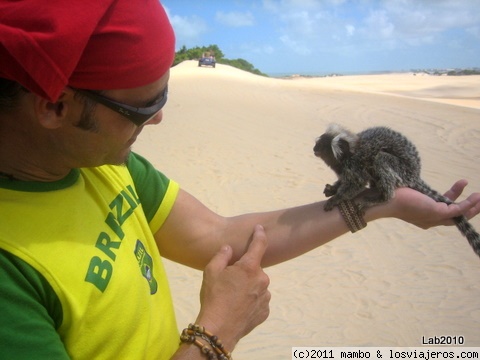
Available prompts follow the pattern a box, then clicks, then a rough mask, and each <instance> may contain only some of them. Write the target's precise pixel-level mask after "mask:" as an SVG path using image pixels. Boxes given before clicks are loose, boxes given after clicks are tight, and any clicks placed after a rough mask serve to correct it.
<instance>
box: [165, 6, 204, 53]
mask: <svg viewBox="0 0 480 360" xmlns="http://www.w3.org/2000/svg"><path fill="white" fill-rule="evenodd" d="M165 11H166V13H167V16H168V18H169V19H170V22H171V24H172V26H173V28H174V29H175V36H176V38H177V45H180V44H182V45H183V44H189V43H190V42H192V41H195V40H197V39H200V38H201V36H202V35H203V34H205V33H206V32H207V31H208V26H207V23H206V22H205V21H204V20H203V19H201V18H199V17H197V16H179V15H171V13H170V11H169V9H168V8H167V7H165Z"/></svg>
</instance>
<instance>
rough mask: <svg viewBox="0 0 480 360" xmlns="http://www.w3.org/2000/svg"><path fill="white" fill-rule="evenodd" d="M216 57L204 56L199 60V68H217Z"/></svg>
mask: <svg viewBox="0 0 480 360" xmlns="http://www.w3.org/2000/svg"><path fill="white" fill-rule="evenodd" d="M215 64H216V61H215V56H212V55H209V54H203V55H202V57H201V58H200V60H198V66H202V65H203V66H211V67H215Z"/></svg>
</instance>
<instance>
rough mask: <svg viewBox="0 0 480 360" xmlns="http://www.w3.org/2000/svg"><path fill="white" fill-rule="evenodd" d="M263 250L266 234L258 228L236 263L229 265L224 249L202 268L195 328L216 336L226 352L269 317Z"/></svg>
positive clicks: (269, 296)
mask: <svg viewBox="0 0 480 360" xmlns="http://www.w3.org/2000/svg"><path fill="white" fill-rule="evenodd" d="M266 248H267V237H266V235H265V231H264V229H263V227H262V226H260V225H257V226H256V227H255V230H254V233H253V238H252V241H251V243H250V245H249V247H248V249H247V251H246V253H245V254H244V255H243V256H242V257H241V258H240V259H239V260H238V261H237V262H235V263H234V264H232V265H228V264H229V262H230V260H231V258H232V249H231V247H229V246H224V247H222V248H221V249H220V251H219V252H218V253H217V254H216V255H215V256H214V257H213V258H212V260H211V261H210V263H209V264H208V265H207V266H206V268H205V271H204V276H203V284H202V290H201V293H200V303H201V310H200V314H199V316H198V318H197V324H199V325H202V326H205V328H206V329H207V330H209V331H210V332H212V333H213V334H214V335H216V336H218V337H219V339H221V340H222V341H223V343H224V345H225V348H226V349H227V350H229V351H232V350H233V348H234V347H235V345H236V343H237V342H238V341H239V340H240V339H241V338H242V337H244V336H245V335H247V334H248V333H249V332H250V331H252V330H253V329H254V328H255V327H256V326H258V325H259V324H261V323H262V322H264V321H265V320H266V319H267V317H268V315H269V312H270V310H269V302H270V298H271V294H270V292H269V291H268V285H269V283H270V279H269V278H268V276H267V275H266V274H265V272H264V271H263V269H262V268H261V266H260V263H261V261H262V258H263V255H264V254H265V250H266Z"/></svg>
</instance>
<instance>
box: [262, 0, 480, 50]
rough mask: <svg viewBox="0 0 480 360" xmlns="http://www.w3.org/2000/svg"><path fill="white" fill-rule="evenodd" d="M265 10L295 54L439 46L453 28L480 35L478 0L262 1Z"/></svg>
mask: <svg viewBox="0 0 480 360" xmlns="http://www.w3.org/2000/svg"><path fill="white" fill-rule="evenodd" d="M263 9H264V10H265V11H267V12H268V13H270V14H271V16H272V17H273V18H274V21H275V24H276V26H277V32H278V39H279V41H280V42H281V43H283V44H284V45H285V46H286V47H288V48H289V49H290V50H291V51H294V52H296V53H297V54H299V55H308V54H310V53H312V52H315V51H322V50H325V51H328V49H330V50H331V51H335V49H337V48H338V49H344V48H346V47H351V46H354V47H357V48H358V49H359V50H360V51H363V50H366V49H373V48H376V49H377V50H381V49H382V48H385V49H394V48H396V49H400V48H405V47H418V46H421V45H424V44H440V43H443V42H444V41H445V39H446V38H449V37H452V33H453V32H455V31H462V32H464V33H468V34H470V35H471V36H474V37H477V38H478V37H479V36H480V30H479V29H480V11H478V0H435V1H432V0H389V1H367V0H365V1H358V2H353V1H346V0H326V1H318V0H317V1H315V0H264V1H263Z"/></svg>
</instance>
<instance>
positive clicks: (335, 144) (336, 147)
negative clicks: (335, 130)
mask: <svg viewBox="0 0 480 360" xmlns="http://www.w3.org/2000/svg"><path fill="white" fill-rule="evenodd" d="M341 139H342V134H339V135H337V136H335V137H334V138H333V139H332V152H333V156H335V159H337V160H338V159H340V157H341V156H342V153H343V151H342V148H341V147H340V144H339V142H340V140H341Z"/></svg>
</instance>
